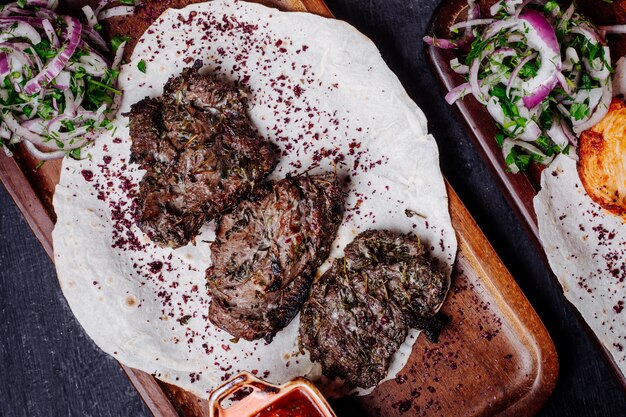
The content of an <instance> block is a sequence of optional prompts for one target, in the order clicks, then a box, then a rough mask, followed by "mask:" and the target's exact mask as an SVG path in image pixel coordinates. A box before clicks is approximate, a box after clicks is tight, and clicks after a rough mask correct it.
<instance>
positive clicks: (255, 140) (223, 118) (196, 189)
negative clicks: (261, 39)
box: [129, 63, 279, 247]
mask: <svg viewBox="0 0 626 417" xmlns="http://www.w3.org/2000/svg"><path fill="white" fill-rule="evenodd" d="M199 68H200V63H196V64H195V65H194V66H193V67H192V68H186V69H184V70H183V72H182V74H181V75H179V76H178V77H173V78H171V79H170V80H168V82H167V83H166V85H165V87H164V93H163V96H162V97H160V98H155V99H144V100H142V101H140V102H138V103H136V104H135V105H133V106H132V107H131V111H130V113H129V116H130V133H131V138H132V140H133V144H132V146H131V161H134V162H137V163H139V164H140V165H141V167H142V168H143V169H145V170H147V173H146V175H145V176H144V178H143V179H142V181H141V184H140V191H139V194H138V199H139V207H140V213H139V226H140V227H141V229H142V230H143V231H144V232H146V233H147V234H148V235H149V236H150V237H151V238H152V239H153V240H154V241H156V242H159V243H161V244H164V245H168V246H172V247H179V246H183V245H185V244H187V243H188V242H189V241H191V240H193V238H194V237H195V236H196V235H197V233H198V231H199V230H200V227H201V226H202V224H203V223H204V222H205V221H211V220H214V219H216V218H217V217H218V216H219V215H220V214H221V213H222V212H224V211H225V210H228V209H230V208H232V207H234V206H235V205H236V204H237V202H238V201H239V200H240V199H241V198H244V197H246V196H247V195H248V194H250V192H251V191H252V190H253V189H254V187H255V185H256V184H257V183H259V182H260V181H262V180H263V179H264V178H265V177H266V176H267V175H268V174H269V173H270V172H271V171H272V170H273V169H274V167H275V166H276V164H277V163H278V157H279V152H278V148H277V147H276V146H275V145H274V144H272V143H270V142H267V141H265V140H263V139H262V138H261V137H259V135H258V134H257V133H256V131H255V130H254V128H253V127H252V125H251V122H250V120H249V118H248V116H247V114H246V96H245V94H244V93H243V92H242V91H240V90H239V89H237V88H235V87H233V86H230V85H227V84H224V83H222V82H220V81H218V80H216V79H215V78H213V77H211V76H208V75H200V74H199V72H198V70H199Z"/></svg>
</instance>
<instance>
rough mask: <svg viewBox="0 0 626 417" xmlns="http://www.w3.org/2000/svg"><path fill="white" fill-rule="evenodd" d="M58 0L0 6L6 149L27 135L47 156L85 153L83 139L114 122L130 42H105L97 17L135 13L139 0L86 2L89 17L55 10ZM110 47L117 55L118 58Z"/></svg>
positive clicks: (1, 132)
mask: <svg viewBox="0 0 626 417" xmlns="http://www.w3.org/2000/svg"><path fill="white" fill-rule="evenodd" d="M57 3H58V0H19V1H17V2H14V3H10V4H6V5H3V6H0V120H1V123H0V146H1V147H2V148H3V149H4V151H5V152H6V153H7V155H9V156H11V155H12V152H11V147H12V146H13V145H16V144H17V143H20V142H23V143H24V146H25V148H26V150H28V151H29V152H30V153H31V154H33V156H35V157H36V158H38V159H40V160H42V161H44V160H49V159H56V158H62V157H64V156H66V155H69V156H71V157H73V158H81V151H82V150H83V149H84V148H85V146H86V145H88V144H89V143H91V142H92V141H93V140H94V139H95V138H96V137H97V135H98V133H99V132H101V131H102V130H103V129H108V128H110V127H111V126H112V124H111V118H112V116H113V115H114V113H115V109H116V107H117V106H116V103H117V102H119V98H120V96H121V92H120V91H119V90H118V89H117V77H118V75H119V65H120V62H121V58H122V55H123V50H124V45H125V41H124V39H123V38H120V37H116V38H113V39H111V42H110V45H109V43H107V42H105V40H104V39H103V38H102V36H101V35H100V33H99V32H98V31H99V30H101V29H102V27H101V25H100V24H99V23H98V20H99V19H106V18H108V17H111V16H120V15H123V14H129V13H132V12H133V10H132V7H133V6H132V5H133V4H134V0H124V1H117V2H116V3H118V4H117V5H113V7H110V6H111V5H110V4H109V3H111V1H110V0H100V1H99V2H98V3H97V6H96V9H95V10H94V9H92V8H91V7H89V6H85V7H84V8H83V12H84V13H85V16H86V24H85V23H81V22H80V21H79V20H78V19H76V18H74V17H70V16H63V15H59V14H57V13H56V12H55V10H56V7H57ZM120 4H122V5H120ZM129 4H131V5H129ZM107 54H111V55H112V56H115V59H114V60H113V63H111V62H110V61H109V60H108V59H107V58H106V57H105V55H107Z"/></svg>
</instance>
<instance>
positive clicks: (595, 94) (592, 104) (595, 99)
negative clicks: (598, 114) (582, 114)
mask: <svg viewBox="0 0 626 417" xmlns="http://www.w3.org/2000/svg"><path fill="white" fill-rule="evenodd" d="M602 94H604V89H603V88H592V89H591V90H582V89H581V90H579V91H578V94H577V95H576V97H575V98H574V103H579V104H580V103H584V102H585V101H588V102H589V103H588V106H589V116H588V117H586V118H584V119H583V120H577V121H576V124H582V123H584V122H585V121H586V120H587V119H588V118H589V117H591V115H592V114H593V112H594V110H595V109H596V107H598V105H599V104H600V100H601V99H602Z"/></svg>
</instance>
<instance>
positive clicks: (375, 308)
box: [300, 230, 447, 388]
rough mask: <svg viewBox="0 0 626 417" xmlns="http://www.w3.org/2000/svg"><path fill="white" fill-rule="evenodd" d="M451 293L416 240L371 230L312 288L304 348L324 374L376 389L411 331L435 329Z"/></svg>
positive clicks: (304, 321) (302, 320)
mask: <svg viewBox="0 0 626 417" xmlns="http://www.w3.org/2000/svg"><path fill="white" fill-rule="evenodd" d="M446 291H447V280H446V278H445V277H444V275H443V274H441V273H440V272H439V271H438V269H437V268H436V266H435V265H434V264H433V263H432V262H431V261H430V260H429V259H428V258H427V257H426V256H425V253H424V250H423V247H422V245H421V244H420V242H419V241H418V240H416V239H414V238H410V237H406V236H401V235H397V234H395V233H392V232H389V231H386V230H368V231H366V232H363V233H361V234H360V235H358V236H357V237H356V238H355V239H354V241H353V242H352V243H350V244H349V245H348V246H347V247H346V249H345V256H344V258H342V259H335V260H334V262H333V265H332V266H331V268H330V269H329V270H328V271H326V272H325V273H324V274H323V275H322V276H321V277H320V278H319V279H318V280H316V281H315V282H314V283H313V286H312V289H311V296H310V298H309V300H307V302H306V303H305V304H304V306H303V308H302V314H301V316H300V344H301V347H302V348H306V349H307V350H308V351H309V352H310V354H311V359H312V360H313V361H315V362H320V363H321V364H322V369H323V373H324V375H326V376H328V377H330V378H335V377H339V378H341V379H343V380H344V381H345V382H346V383H347V384H348V385H350V386H353V387H361V388H368V387H371V386H374V385H376V384H378V382H379V381H381V380H382V379H383V378H384V377H385V375H386V374H387V370H388V368H389V364H390V361H391V359H392V356H393V355H394V353H395V352H396V351H397V350H398V348H399V347H400V345H401V344H402V343H403V342H404V340H405V339H406V337H407V334H408V331H409V329H410V328H418V329H422V330H430V329H431V328H432V327H433V326H434V325H435V324H436V323H435V322H437V318H435V313H436V311H437V309H438V308H439V306H440V305H441V303H442V302H443V300H444V298H445V295H446ZM435 327H436V326H435Z"/></svg>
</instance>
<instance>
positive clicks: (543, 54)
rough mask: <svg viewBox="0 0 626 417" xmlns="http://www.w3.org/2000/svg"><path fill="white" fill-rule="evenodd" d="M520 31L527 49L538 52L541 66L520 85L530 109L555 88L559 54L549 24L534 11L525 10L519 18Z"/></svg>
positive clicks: (524, 99)
mask: <svg viewBox="0 0 626 417" xmlns="http://www.w3.org/2000/svg"><path fill="white" fill-rule="evenodd" d="M519 20H520V30H521V31H522V33H526V39H527V41H528V46H529V48H532V49H534V50H536V51H538V52H539V55H540V59H541V64H540V65H541V66H540V67H539V71H538V73H537V75H536V76H535V77H534V78H532V79H530V80H528V81H525V82H523V83H522V87H521V90H522V92H523V94H525V95H524V98H523V101H524V105H525V106H526V107H527V108H529V109H532V108H533V107H535V106H537V105H538V104H539V103H541V102H542V101H543V100H544V99H545V98H546V97H547V96H548V94H550V92H551V91H552V90H553V89H554V87H555V86H556V84H557V82H558V79H557V76H556V73H557V72H559V71H561V52H560V48H559V43H558V40H557V38H556V33H555V32H554V29H553V28H552V25H550V22H548V20H547V19H546V18H545V17H544V16H543V15H542V14H541V13H539V12H537V11H535V10H526V11H525V12H523V13H522V14H520V17H519Z"/></svg>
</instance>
